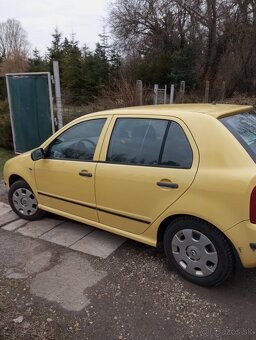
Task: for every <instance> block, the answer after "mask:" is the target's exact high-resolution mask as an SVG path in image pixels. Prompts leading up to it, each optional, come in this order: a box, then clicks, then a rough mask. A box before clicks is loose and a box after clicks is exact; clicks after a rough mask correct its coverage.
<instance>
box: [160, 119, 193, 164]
mask: <svg viewBox="0 0 256 340" xmlns="http://www.w3.org/2000/svg"><path fill="white" fill-rule="evenodd" d="M192 161H193V153H192V149H191V146H190V144H189V141H188V139H187V136H186V135H185V132H184V131H183V129H182V128H181V126H180V125H179V124H177V123H176V122H172V123H171V125H170V128H169V131H168V134H167V138H166V142H165V146H164V150H163V155H162V159H161V164H162V165H167V166H171V167H177V168H184V169H188V168H190V167H191V165H192Z"/></svg>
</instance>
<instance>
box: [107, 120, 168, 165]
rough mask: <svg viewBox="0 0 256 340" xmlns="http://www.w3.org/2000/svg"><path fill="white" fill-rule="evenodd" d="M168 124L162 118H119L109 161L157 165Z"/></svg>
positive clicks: (109, 153) (111, 142)
mask: <svg viewBox="0 0 256 340" xmlns="http://www.w3.org/2000/svg"><path fill="white" fill-rule="evenodd" d="M167 124H168V122H167V121H166V120H160V119H143V118H137V119H129V118H127V119H117V122H116V124H115V127H114V131H113V133H112V136H111V141H110V145H109V150H108V155H107V161H110V162H115V163H128V164H129V163H130V164H148V165H157V164H158V160H159V155H160V151H161V146H162V142H163V138H164V134H165V130H166V127H167Z"/></svg>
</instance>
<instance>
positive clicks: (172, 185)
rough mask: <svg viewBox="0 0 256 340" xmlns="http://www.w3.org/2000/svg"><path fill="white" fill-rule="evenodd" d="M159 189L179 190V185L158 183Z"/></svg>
mask: <svg viewBox="0 0 256 340" xmlns="http://www.w3.org/2000/svg"><path fill="white" fill-rule="evenodd" d="M156 184H157V185H158V186H159V187H166V188H171V189H178V187H179V185H178V184H177V183H170V182H157V183H156Z"/></svg>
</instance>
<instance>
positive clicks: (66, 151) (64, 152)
mask: <svg viewBox="0 0 256 340" xmlns="http://www.w3.org/2000/svg"><path fill="white" fill-rule="evenodd" d="M105 121H106V119H103V118H101V119H93V120H88V121H86V122H82V123H78V124H76V125H75V126H72V127H71V128H69V129H68V130H66V131H65V132H63V133H62V134H61V135H60V136H58V137H57V138H56V139H55V140H54V141H53V142H52V143H51V144H50V146H49V148H48V150H47V152H46V158H51V159H65V160H81V161H90V160H93V156H94V152H95V149H96V145H97V142H98V139H99V136H100V133H101V131H102V128H103V126H104V123H105Z"/></svg>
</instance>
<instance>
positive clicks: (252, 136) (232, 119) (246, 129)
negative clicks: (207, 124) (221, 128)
mask: <svg viewBox="0 0 256 340" xmlns="http://www.w3.org/2000/svg"><path fill="white" fill-rule="evenodd" d="M220 121H221V122H222V123H223V124H224V125H225V126H226V127H227V128H228V129H229V131H230V132H231V133H232V134H233V135H234V136H235V137H236V139H237V140H238V141H239V142H240V143H241V144H242V146H243V147H244V148H245V150H246V151H247V152H248V153H249V155H250V156H251V157H252V159H253V160H254V161H255V162H256V111H255V110H253V111H249V112H243V113H238V114H236V115H233V116H229V117H224V118H221V119H220Z"/></svg>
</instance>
